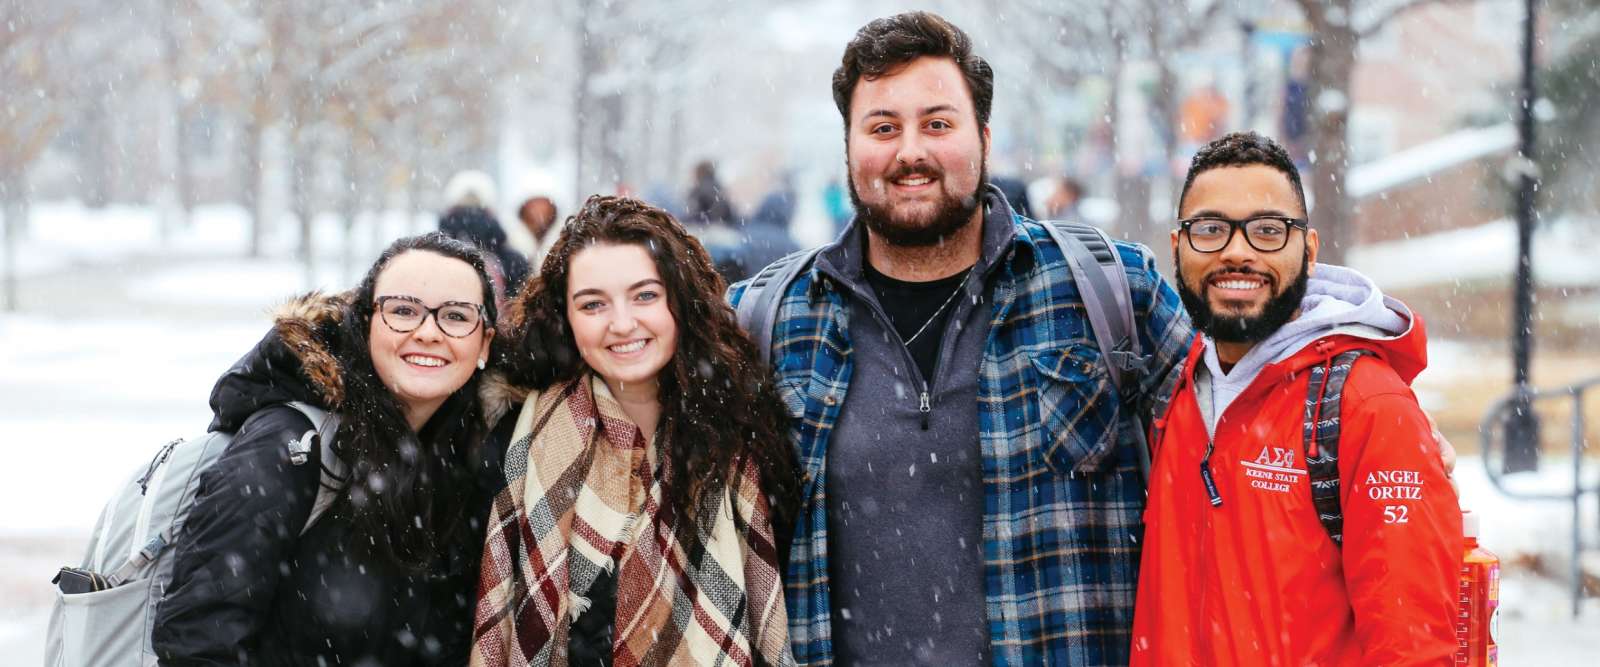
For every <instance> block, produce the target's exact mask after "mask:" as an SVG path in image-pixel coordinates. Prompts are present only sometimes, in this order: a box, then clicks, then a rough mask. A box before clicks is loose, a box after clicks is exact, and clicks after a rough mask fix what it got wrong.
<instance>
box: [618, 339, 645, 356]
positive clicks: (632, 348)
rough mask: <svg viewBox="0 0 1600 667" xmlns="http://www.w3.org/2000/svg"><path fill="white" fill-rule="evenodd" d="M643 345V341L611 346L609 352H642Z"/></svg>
mask: <svg viewBox="0 0 1600 667" xmlns="http://www.w3.org/2000/svg"><path fill="white" fill-rule="evenodd" d="M644 344H645V341H642V340H636V341H633V342H632V343H626V344H623V345H612V346H611V351H612V352H616V353H618V354H627V353H629V352H638V351H639V350H643V349H644Z"/></svg>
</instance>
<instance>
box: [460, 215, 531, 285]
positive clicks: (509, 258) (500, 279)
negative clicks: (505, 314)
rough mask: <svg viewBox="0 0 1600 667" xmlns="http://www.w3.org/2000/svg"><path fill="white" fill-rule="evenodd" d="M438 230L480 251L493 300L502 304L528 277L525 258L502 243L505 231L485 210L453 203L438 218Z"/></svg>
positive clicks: (504, 240) (504, 239)
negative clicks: (486, 265)
mask: <svg viewBox="0 0 1600 667" xmlns="http://www.w3.org/2000/svg"><path fill="white" fill-rule="evenodd" d="M439 231H441V232H444V233H445V234H446V235H448V236H450V237H451V238H454V239H458V240H461V241H466V242H468V243H471V244H473V245H475V246H477V247H478V249H480V250H482V251H483V252H484V254H485V256H486V257H487V259H488V260H489V275H490V277H491V278H493V279H494V281H495V301H496V302H497V303H499V304H500V305H502V306H503V305H505V302H506V300H507V299H508V298H510V297H512V296H515V295H516V293H517V291H518V290H520V289H522V283H523V282H525V281H526V280H527V279H528V274H529V268H528V260H527V259H526V258H524V257H523V256H522V254H521V253H518V252H517V251H516V249H514V248H512V247H511V246H510V245H508V244H507V243H506V230H505V228H503V227H501V226H500V220H499V219H497V218H495V217H494V213H491V212H489V209H487V208H483V207H480V206H457V207H455V208H452V209H450V210H448V211H445V213H444V215H443V216H441V217H440V218H439Z"/></svg>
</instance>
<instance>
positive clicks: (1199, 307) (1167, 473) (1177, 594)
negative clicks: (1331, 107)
mask: <svg viewBox="0 0 1600 667" xmlns="http://www.w3.org/2000/svg"><path fill="white" fill-rule="evenodd" d="M1178 209H1179V217H1180V220H1179V229H1177V230H1175V231H1174V232H1173V233H1172V247H1173V252H1174V253H1175V255H1176V264H1177V273H1178V280H1177V284H1178V290H1179V294H1180V295H1181V296H1182V298H1183V302H1184V306H1185V307H1186V308H1187V310H1188V311H1189V314H1190V316H1191V317H1192V318H1193V319H1194V324H1195V328H1196V329H1197V330H1198V331H1199V332H1200V334H1201V335H1199V336H1197V337H1196V339H1195V341H1194V343H1193V344H1192V346H1191V349H1190V351H1189V355H1188V358H1187V360H1186V361H1185V362H1184V365H1183V366H1182V368H1181V373H1182V374H1181V376H1179V378H1178V379H1177V380H1176V382H1177V384H1176V390H1175V393H1174V394H1172V400H1171V403H1170V404H1169V407H1168V408H1167V410H1166V412H1165V413H1164V414H1162V415H1160V416H1159V417H1158V419H1157V420H1156V424H1155V427H1154V429H1153V430H1154V432H1155V434H1156V437H1155V438H1153V439H1152V442H1151V447H1152V449H1153V451H1154V465H1153V471H1152V476H1151V480H1150V489H1149V505H1148V509H1147V510H1146V514H1145V524H1146V533H1145V545H1144V554H1143V561H1142V564H1141V571H1140V576H1139V593H1138V602H1137V606H1136V612H1135V618H1134V631H1133V634H1134V640H1133V661H1132V662H1133V664H1134V665H1285V666H1295V667H1298V666H1301V665H1448V664H1450V663H1451V655H1452V653H1453V651H1454V648H1455V641H1454V634H1453V632H1452V625H1451V617H1452V614H1453V613H1454V611H1455V608H1456V605H1455V601H1454V593H1455V590H1456V577H1457V570H1458V568H1459V567H1460V560H1461V550H1460V549H1461V513H1460V510H1459V509H1458V505H1457V500H1456V495H1455V492H1454V490H1453V489H1452V488H1451V485H1450V482H1449V479H1448V477H1447V475H1446V472H1445V469H1444V466H1443V464H1442V463H1441V457H1440V454H1439V446H1438V444H1437V443H1436V442H1435V440H1434V438H1433V436H1432V435H1431V431H1432V429H1431V428H1430V426H1429V423H1428V420H1427V418H1426V417H1425V416H1424V415H1423V412H1422V410H1421V408H1419V407H1418V405H1417V400H1416V397H1415V396H1414V395H1413V394H1412V393H1411V389H1410V387H1409V386H1408V385H1409V383H1410V381H1411V379H1412V378H1413V377H1415V376H1416V374H1417V373H1418V372H1419V371H1421V370H1422V368H1423V367H1424V366H1425V365H1426V349H1425V339H1424V335H1423V330H1422V321H1421V320H1420V319H1418V318H1417V317H1416V316H1414V315H1413V314H1411V313H1410V311H1409V310H1408V309H1407V308H1406V307H1405V305H1404V304H1401V303H1400V302H1399V301H1396V300H1394V299H1391V298H1388V297H1385V296H1383V294H1381V293H1380V292H1379V291H1378V289H1377V287H1376V286H1375V285H1374V284H1373V283H1372V281H1370V280H1368V279H1367V278H1366V277H1364V276H1362V275H1361V274H1359V273H1356V272H1355V271H1352V270H1350V269H1347V268H1343V267H1338V266H1331V265H1326V264H1317V263H1316V258H1317V232H1316V230H1314V229H1311V228H1310V227H1309V225H1308V223H1307V220H1306V217H1307V216H1306V207H1305V196H1304V190H1303V188H1302V186H1301V183H1300V175H1299V172H1298V171H1297V170H1296V169H1295V166H1294V163H1293V162H1291V161H1290V159H1289V157H1288V155H1287V154H1286V153H1285V152H1284V150H1283V148H1282V147H1280V146H1278V145H1277V144H1276V143H1273V142H1272V141H1271V140H1269V139H1265V138H1262V137H1260V136H1257V135H1255V134H1254V133H1249V134H1231V135H1228V136H1226V137H1223V138H1221V139H1218V140H1217V141H1215V142H1212V143H1211V144H1209V145H1207V146H1206V147H1205V148H1204V149H1202V150H1201V151H1200V152H1199V153H1198V154H1197V155H1196V156H1195V158H1194V162H1193V164H1192V165H1191V166H1190V168H1189V175H1188V179H1187V181H1186V182H1185V183H1184V188H1183V193H1182V195H1181V196H1180V198H1179V202H1178ZM1351 350H1364V351H1366V352H1368V353H1369V354H1366V355H1365V356H1361V357H1359V358H1357V359H1356V360H1355V361H1354V363H1353V364H1352V365H1350V366H1348V367H1347V368H1345V369H1337V368H1336V367H1335V365H1334V359H1335V358H1336V357H1339V356H1340V355H1341V354H1342V353H1344V352H1347V351H1351ZM1335 371H1338V375H1341V376H1343V377H1344V381H1345V383H1344V386H1343V390H1342V393H1340V394H1337V395H1334V394H1328V395H1326V396H1325V397H1324V398H1323V399H1322V400H1321V401H1314V400H1309V399H1308V387H1309V386H1310V383H1311V382H1313V380H1315V381H1317V382H1326V380H1327V378H1332V377H1334V376H1335ZM1328 384H1329V385H1331V384H1332V383H1331V382H1330V383H1328ZM1341 399H1342V400H1341ZM1308 405H1309V406H1312V407H1313V408H1316V407H1317V406H1319V405H1320V410H1321V412H1320V414H1318V415H1316V416H1313V417H1311V421H1314V422H1316V423H1317V424H1318V428H1319V429H1324V430H1325V429H1329V428H1338V432H1339V437H1338V438H1337V440H1336V441H1335V442H1333V443H1330V446H1327V447H1325V448H1324V449H1325V451H1319V450H1318V447H1317V446H1316V444H1314V443H1313V444H1306V442H1305V437H1304V434H1305V432H1306V427H1305V424H1306V421H1307V415H1306V414H1305V413H1306V408H1307V406H1308ZM1331 445H1336V449H1335V448H1334V447H1333V446H1331ZM1308 450H1309V451H1308ZM1335 454H1336V463H1335V460H1334V459H1333V456H1334V455H1335ZM1308 458H1309V459H1310V460H1311V461H1312V463H1313V464H1317V463H1318V462H1319V461H1323V460H1327V461H1329V462H1328V463H1327V464H1324V465H1326V469H1327V470H1330V471H1331V470H1334V469H1336V470H1337V473H1338V474H1337V483H1338V485H1337V487H1333V486H1331V485H1326V484H1325V485H1322V486H1323V489H1324V495H1325V496H1329V497H1330V499H1331V498H1337V500H1338V505H1337V508H1338V509H1337V511H1336V512H1334V514H1337V513H1342V516H1343V523H1342V531H1341V530H1340V528H1339V526H1338V523H1337V521H1333V520H1332V519H1331V518H1330V519H1329V524H1328V525H1324V521H1323V518H1322V517H1321V516H1319V515H1320V514H1327V512H1319V510H1318V508H1317V507H1315V506H1314V504H1313V491H1312V478H1313V477H1314V475H1312V474H1310V473H1309V472H1308V470H1309V467H1308V465H1307V459H1308ZM1328 489H1336V492H1333V491H1328ZM1328 507H1329V506H1328V505H1324V506H1323V508H1324V509H1327V508H1328ZM1336 534H1337V535H1341V536H1342V537H1341V538H1340V539H1339V540H1336V538H1335V537H1334V536H1335V535H1336ZM1341 541H1342V543H1341Z"/></svg>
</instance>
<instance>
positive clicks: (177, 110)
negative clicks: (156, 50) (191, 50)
mask: <svg viewBox="0 0 1600 667" xmlns="http://www.w3.org/2000/svg"><path fill="white" fill-rule="evenodd" d="M166 5H167V7H166V8H165V9H166V13H165V16H163V17H162V21H161V24H162V25H161V41H162V49H161V51H162V53H161V56H162V58H161V61H162V66H163V67H164V68H165V69H166V73H167V103H168V104H171V105H172V108H171V110H170V112H171V113H172V128H171V129H172V146H171V147H170V148H169V151H170V152H169V153H168V155H169V156H170V158H171V160H172V188H173V191H174V192H173V198H174V199H175V200H176V201H175V202H173V203H174V204H175V205H176V206H177V209H178V214H179V215H178V217H179V219H178V226H179V227H188V226H189V213H190V211H191V210H192V209H193V208H194V185H193V183H192V182H191V177H190V170H189V141H188V139H189V136H188V135H189V108H188V107H189V105H188V104H187V103H186V102H185V100H184V95H183V81H182V79H183V71H182V67H180V66H179V61H180V60H181V54H180V53H179V50H180V49H181V48H182V47H181V45H180V44H179V43H178V35H177V33H176V29H175V27H176V25H177V23H178V20H179V18H178V15H177V11H176V9H175V8H174V7H173V6H172V5H173V3H172V2H170V1H169V2H167V3H166Z"/></svg>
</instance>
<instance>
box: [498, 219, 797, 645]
mask: <svg viewBox="0 0 1600 667" xmlns="http://www.w3.org/2000/svg"><path fill="white" fill-rule="evenodd" d="M540 276H541V277H540V278H539V279H537V280H535V281H534V282H533V283H531V284H530V285H529V287H528V289H526V290H525V291H524V293H523V294H522V296H521V297H520V298H519V301H518V302H517V303H515V304H513V306H512V308H511V311H512V314H511V316H510V317H511V320H510V331H511V334H510V336H509V339H510V340H509V341H508V342H509V344H510V346H511V347H512V348H513V349H512V351H511V353H510V354H508V355H507V357H508V360H507V363H508V365H509V366H510V369H511V377H512V379H513V380H514V381H519V382H521V383H524V384H527V385H530V386H532V387H534V388H535V389H534V390H533V391H531V392H530V393H528V394H527V397H526V400H525V402H524V403H523V407H522V411H521V413H520V415H519V416H518V417H517V423H516V427H515V429H514V431H513V434H512V436H511V442H512V444H511V446H510V448H509V449H508V450H507V452H506V465H505V472H506V482H507V488H506V490H505V491H503V492H502V493H501V494H500V495H499V496H498V497H497V498H496V499H495V503H494V510H493V514H492V516H491V517H490V520H489V528H488V535H487V537H486V539H485V547H484V554H483V565H482V581H481V584H480V587H479V590H478V611H477V625H476V628H475V631H474V635H473V643H474V651H473V655H472V664H474V665H564V664H572V665H612V664H615V665H668V664H671V665H680V664H713V663H715V664H733V665H791V664H794V659H793V657H792V656H791V654H790V652H789V644H788V628H787V620H786V615H785V613H784V602H783V587H782V584H781V582H780V580H779V574H778V569H779V566H780V564H781V562H782V561H781V560H780V555H779V552H780V549H781V546H780V544H779V539H780V537H779V536H785V537H786V534H785V532H784V530H783V529H782V528H781V526H783V525H788V524H790V523H791V522H792V515H793V512H794V507H795V506H796V504H797V501H798V498H799V479H798V476H797V472H796V465H795V461H794V458H793V456H794V455H793V453H792V451H791V449H790V446H789V442H788V438H787V419H788V417H787V415H786V413H785V412H784V411H783V408H782V404H781V403H780V402H779V399H778V396H777V394H776V392H775V389H774V387H773V385H772V381H771V379H770V378H771V375H770V374H769V372H768V370H767V368H766V367H765V365H764V364H763V363H761V361H760V358H759V356H758V355H757V352H756V348H755V345H754V344H753V343H751V342H750V340H749V339H748V338H747V337H746V336H745V335H744V333H743V332H742V331H741V330H740V329H739V327H738V325H737V324H736V322H735V320H734V314H733V311H732V309H730V308H729V307H728V306H727V304H726V302H724V301H723V297H722V294H723V291H724V288H725V285H724V283H723V281H722V279H721V278H720V277H718V275H717V273H716V271H715V269H714V268H713V267H712V263H711V260H710V258H709V257H708V256H707V254H706V251H705V249H704V248H702V247H701V246H700V244H699V242H697V241H696V240H695V239H694V238H693V237H691V236H690V235H689V234H688V233H687V232H686V231H685V230H684V228H683V226H682V225H680V224H679V223H678V222H677V221H676V220H674V219H673V218H672V216H671V215H669V214H668V213H666V212H665V211H662V210H661V209H658V208H655V207H653V206H650V205H647V204H645V203H643V202H640V201H638V200H634V199H628V198H621V197H603V196H595V197H591V198H590V199H589V201H588V202H586V203H585V204H584V207H583V210H582V211H580V212H579V213H578V214H577V215H576V216H575V217H574V218H573V219H572V220H571V221H570V222H569V223H568V224H567V226H566V228H565V229H564V230H563V231H562V233H561V236H560V238H559V239H558V240H557V241H556V243H555V245H554V246H553V247H552V248H551V251H550V254H549V256H548V257H546V258H545V261H544V266H543V267H542V269H541V272H540ZM774 525H778V526H780V528H779V529H778V530H774Z"/></svg>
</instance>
